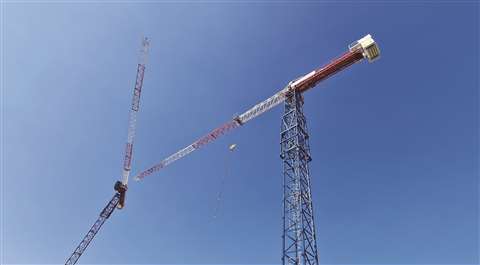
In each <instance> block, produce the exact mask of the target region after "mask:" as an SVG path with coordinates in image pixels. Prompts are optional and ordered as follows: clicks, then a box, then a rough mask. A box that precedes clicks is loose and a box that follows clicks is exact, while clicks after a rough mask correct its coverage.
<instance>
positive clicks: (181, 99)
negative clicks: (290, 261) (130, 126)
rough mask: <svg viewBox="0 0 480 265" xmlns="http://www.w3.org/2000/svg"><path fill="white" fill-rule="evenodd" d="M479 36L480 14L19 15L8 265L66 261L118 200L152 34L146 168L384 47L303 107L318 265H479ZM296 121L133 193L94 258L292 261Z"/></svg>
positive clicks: (179, 166) (56, 8)
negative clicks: (289, 132)
mask: <svg viewBox="0 0 480 265" xmlns="http://www.w3.org/2000/svg"><path fill="white" fill-rule="evenodd" d="M478 25H479V5H478V2H477V3H474V2H470V3H465V2H464V3H462V4H458V3H457V4H455V3H453V1H452V2H451V3H443V4H434V3H432V2H430V3H428V2H427V3H425V2H423V3H418V4H416V3H414V2H413V1H408V2H404V3H401V1H400V2H399V1H397V3H393V4H387V3H375V2H371V1H369V2H363V3H358V4H354V3H341V4H332V3H302V4H293V3H273V4H272V3H270V4H268V3H250V4H232V3H231V4H225V3H223V4H219V3H202V4H172V3H170V4H166V3H164V4H158V3H157V4H152V3H150V4H133V3H117V4H99V3H88V4H80V3H70V4H69V3H64V4H52V3H50V4H48V3H43V4H32V3H23V4H22V3H17V4H15V3H12V2H10V3H9V4H5V5H4V6H3V13H2V29H3V34H2V38H1V39H2V45H3V53H2V59H1V60H2V66H3V67H4V68H3V69H2V71H3V74H4V78H5V79H4V80H3V83H2V89H3V97H4V98H3V99H2V112H3V115H4V118H5V120H4V121H3V126H4V127H3V129H2V130H3V132H2V133H3V143H2V151H3V152H2V155H3V157H2V160H3V163H4V164H3V165H4V168H2V184H3V185H2V224H3V226H2V238H1V245H2V249H3V255H2V262H3V263H24V264H26V263H62V262H64V261H65V260H66V258H67V257H68V256H69V254H70V253H71V251H73V249H74V248H75V247H76V245H77V244H78V243H79V241H80V240H81V238H82V237H83V236H84V234H85V233H86V232H87V231H88V229H89V228H90V226H91V225H92V224H93V222H94V221H95V219H96V218H97V216H98V214H99V211H100V210H101V209H102V208H103V207H104V206H105V204H106V203H107V202H108V200H109V199H110V198H111V196H112V195H113V184H114V182H115V181H116V180H117V179H119V178H120V174H121V165H122V158H123V157H122V155H123V148H124V143H125V140H126V134H127V118H128V109H129V104H130V100H131V94H132V88H133V85H134V79H135V71H136V63H137V60H136V59H137V54H138V53H137V51H138V49H139V46H140V39H141V37H142V35H143V34H145V35H147V36H148V37H150V38H151V54H150V60H149V63H148V65H147V70H146V74H145V83H144V90H143V95H142V97H143V98H142V102H141V111H140V113H139V117H138V134H137V138H136V139H137V140H136V145H135V150H134V154H135V157H134V161H133V172H138V171H140V170H142V169H144V168H146V167H148V166H150V165H151V164H153V163H156V162H158V161H160V160H161V159H163V158H164V157H166V156H167V155H169V154H171V153H172V152H174V151H176V150H178V149H179V148H182V147H184V146H185V145H187V144H189V143H191V142H192V141H193V140H195V139H196V138H197V137H199V136H201V135H203V134H205V133H206V132H208V131H209V130H210V129H212V128H214V127H216V126H217V125H219V124H220V123H222V122H224V121H227V120H229V119H230V118H231V117H232V116H233V115H234V114H235V113H240V112H242V111H244V110H246V109H247V108H249V107H250V106H252V105H254V104H256V103H258V102H259V101H261V100H263V99H265V98H267V97H268V96H270V95H272V94H273V93H275V92H277V91H278V90H279V89H281V88H282V87H283V86H284V85H285V84H286V83H287V82H289V81H290V80H291V79H294V78H296V77H298V76H300V75H302V74H305V73H307V72H309V71H311V70H312V69H314V68H316V67H319V66H321V65H323V64H324V63H326V62H328V61H329V60H330V59H332V58H334V57H336V56H338V55H340V54H341V53H342V52H344V51H345V50H346V49H347V45H348V44H349V43H351V42H352V41H355V40H357V39H358V38H360V37H362V36H364V35H365V34H367V33H371V34H372V35H373V37H374V38H375V39H376V40H377V42H378V43H379V45H380V49H381V51H382V58H381V59H380V60H379V61H377V62H375V63H373V64H368V63H366V62H362V63H360V64H357V65H354V66H353V67H351V68H350V69H348V70H346V71H344V72H342V73H341V74H339V75H337V76H335V77H333V78H331V79H329V80H327V81H326V82H324V83H322V84H321V85H319V86H318V87H316V88H315V89H313V90H311V91H309V92H308V93H306V94H305V97H306V100H305V113H306V115H307V119H308V124H309V129H310V134H311V149H312V157H313V161H312V163H311V164H310V165H311V172H312V178H313V180H312V182H313V188H312V190H313V198H314V210H315V218H316V225H317V234H318V247H319V252H320V261H321V263H323V264H453V263H456V264H461V263H469V264H473V263H478V262H479V256H478V247H479V243H478V236H479V230H478V213H479V208H478V199H479V198H478V188H479V183H478V172H479V167H478V161H479V150H478V147H479V141H478V134H479V129H478V127H479V115H478V113H479V108H478V107H479V104H478V103H479V102H478V101H479V95H478V88H479V79H478V73H479V48H478V47H479V26H478ZM282 108H283V107H281V106H280V107H277V108H276V109H274V110H272V111H270V112H269V113H267V114H265V115H263V116H261V117H259V118H257V119H256V120H254V121H252V122H250V123H248V124H247V125H246V126H244V127H242V128H241V129H239V130H237V131H235V132H234V133H232V134H231V135H229V136H227V137H225V138H222V139H221V140H219V141H217V142H215V143H214V144H212V145H210V146H208V147H207V148H205V149H202V150H200V151H197V152H195V153H194V154H192V155H191V156H189V157H188V158H185V159H183V160H181V161H179V162H177V163H175V164H173V165H172V166H170V167H169V168H167V169H165V170H164V171H163V172H161V173H158V174H155V175H154V176H153V177H151V178H149V179H146V180H145V181H144V182H141V183H135V182H131V183H130V186H129V191H128V194H127V206H126V208H125V209H124V210H122V211H116V212H115V213H114V214H113V215H112V217H111V218H110V219H109V220H108V221H107V224H106V225H105V226H104V227H103V229H102V231H100V233H99V234H98V236H97V237H96V238H95V240H94V242H93V243H92V245H91V246H90V247H89V249H88V250H87V251H86V253H85V254H84V255H83V257H82V258H81V259H80V262H81V263H89V264H93V263H95V264H115V263H122V264H134V263H138V264H145V263H150V264H152V263H163V264H165V263H185V264H194V263H195V264H198V263H203V264H208V263H219V264H254V263H257V264H258V263H262V264H267V263H268V264H279V263H280V257H281V248H282V244H281V238H280V236H281V230H282V227H281V214H282V174H281V160H280V158H279V129H280V117H281V112H282ZM230 143H237V144H238V149H237V152H235V153H234V154H232V156H231V157H230V158H229V159H231V161H230V162H229V164H230V166H229V170H230V172H231V173H230V175H229V176H228V177H227V179H226V182H225V188H224V189H225V190H224V200H223V202H222V207H221V208H220V212H219V217H218V218H217V219H215V220H213V219H212V215H213V214H214V209H215V204H216V203H215V201H216V197H217V193H218V192H219V190H220V179H221V177H222V175H223V174H224V172H225V170H226V160H227V159H228V157H227V155H228V151H227V147H228V145H229V144H230Z"/></svg>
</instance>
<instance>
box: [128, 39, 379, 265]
mask: <svg viewBox="0 0 480 265" xmlns="http://www.w3.org/2000/svg"><path fill="white" fill-rule="evenodd" d="M379 56H380V50H379V49H378V46H377V44H376V43H375V41H374V40H373V39H372V37H371V36H370V35H366V36H365V37H363V38H361V39H360V40H358V41H356V42H354V43H352V44H351V45H350V46H349V49H348V51H347V52H346V53H344V54H343V55H342V56H340V57H339V58H337V59H335V60H333V61H332V62H330V63H328V64H327V65H325V66H324V67H322V68H319V69H317V70H314V71H312V72H310V73H308V74H306V75H304V76H302V77H300V78H297V79H295V80H293V81H292V82H290V83H289V84H288V85H287V86H286V87H285V88H283V89H282V90H280V91H279V92H278V93H276V94H275V95H273V96H271V97H270V98H268V99H266V100H265V101H263V102H260V103H259V104H257V105H255V106H253V107H252V108H250V109H249V110H247V111H246V112H244V113H242V114H241V115H239V116H237V117H235V118H234V119H232V120H230V121H228V122H227V123H225V124H223V125H221V126H220V127H218V128H216V129H214V130H213V131H211V132H210V133H208V134H206V135H205V136H203V137H201V138H200V139H198V140H196V141H195V142H193V143H192V144H190V145H188V146H187V147H185V148H183V149H181V150H179V151H177V152H176V153H174V154H172V155H170V156H169V157H167V158H165V159H164V160H162V161H160V163H158V164H155V165H154V166H152V167H150V168H149V169H147V170H144V171H141V172H140V173H139V174H137V175H136V176H135V180H138V181H139V180H142V179H144V178H145V177H147V176H149V175H151V174H153V173H154V172H156V171H159V170H161V169H163V168H165V167H166V166H168V165H170V164H171V163H173V162H175V161H177V160H179V159H181V158H182V157H185V156H186V155H188V154H190V153H192V152H193V151H195V150H197V149H199V148H201V147H203V146H205V145H207V144H208V143H211V142H213V141H215V140H216V139H217V138H218V137H220V136H222V135H224V134H226V133H227V132H229V131H230V130H232V129H235V128H238V127H240V126H242V125H244V124H245V123H247V122H248V121H250V120H252V119H253V118H255V117H257V116H259V115H261V114H263V113H265V112H267V111H268V110H270V109H271V108H273V107H275V106H277V105H278V104H280V103H281V102H284V101H285V112H284V114H283V118H282V131H281V158H282V159H283V169H284V170H283V172H284V196H283V205H284V214H283V221H284V222H283V252H282V253H283V254H282V255H283V256H282V262H283V264H284V265H285V264H293V265H300V264H302V265H303V264H308V265H313V264H318V260H319V259H318V250H317V245H316V233H315V224H314V223H315V222H314V214H313V206H312V196H311V184H310V172H309V169H308V163H309V162H310V160H311V157H310V150H309V145H308V137H309V136H308V131H307V125H306V119H305V116H304V114H303V110H302V106H303V93H304V92H305V91H307V90H309V89H310V88H312V87H314V86H315V85H317V84H318V83H319V82H321V81H323V80H325V79H327V78H328V77H330V76H332V75H334V74H336V73H338V72H340V71H342V70H344V69H345V68H347V67H349V66H351V65H353V64H355V63H356V62H359V61H362V60H363V59H368V61H369V62H372V61H373V60H375V59H377V58H379Z"/></svg>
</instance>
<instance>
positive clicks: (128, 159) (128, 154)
mask: <svg viewBox="0 0 480 265" xmlns="http://www.w3.org/2000/svg"><path fill="white" fill-rule="evenodd" d="M149 46H150V42H149V40H148V38H144V39H143V40H142V48H141V50H140V57H139V62H138V65H137V76H136V81H135V87H134V88H133V97H132V104H131V108H130V113H129V119H128V136H127V143H126V145H125V155H124V160H123V170H122V180H121V181H117V182H116V183H115V185H114V190H115V194H114V195H113V198H112V199H111V200H110V201H109V202H108V204H107V206H105V208H104V209H103V210H102V211H101V212H100V216H99V217H98V219H97V220H96V221H95V223H94V224H93V226H92V227H91V228H90V230H89V231H88V233H87V234H86V235H85V237H84V238H83V239H82V241H81V242H80V244H79V245H78V246H77V248H75V250H74V251H73V253H72V255H71V256H70V257H69V258H68V259H67V261H66V262H65V264H66V265H67V264H68V265H73V264H75V263H77V261H78V259H79V258H80V256H81V255H82V254H83V252H84V251H85V249H86V248H87V247H88V245H89V244H90V242H91V241H92V240H93V238H94V237H95V235H96V234H97V233H98V231H99V230H100V228H101V227H102V225H103V224H104V223H105V221H106V220H107V219H108V218H109V217H110V215H111V214H112V213H113V211H114V210H115V208H118V209H122V208H123V207H124V206H125V195H126V192H127V184H128V177H129V176H130V170H131V164H132V155H133V142H134V139H135V129H136V124H137V113H138V110H139V107H140V95H141V92H142V86H143V77H144V73H145V64H146V62H147V55H148V49H149Z"/></svg>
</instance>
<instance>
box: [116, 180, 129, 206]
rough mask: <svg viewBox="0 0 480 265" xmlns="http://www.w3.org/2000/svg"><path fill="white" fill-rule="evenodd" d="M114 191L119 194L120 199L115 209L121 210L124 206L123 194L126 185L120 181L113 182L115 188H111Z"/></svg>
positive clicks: (125, 190) (125, 191)
mask: <svg viewBox="0 0 480 265" xmlns="http://www.w3.org/2000/svg"><path fill="white" fill-rule="evenodd" d="M113 188H114V189H115V191H117V192H118V194H120V198H119V200H118V204H117V208H118V209H122V208H123V207H124V206H125V194H126V193H127V190H128V188H127V185H126V184H123V183H122V182H121V181H117V182H115V186H114V187H113Z"/></svg>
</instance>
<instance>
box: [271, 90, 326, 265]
mask: <svg viewBox="0 0 480 265" xmlns="http://www.w3.org/2000/svg"><path fill="white" fill-rule="evenodd" d="M280 138H281V140H280V150H281V153H280V158H281V159H282V160H283V235H282V239H283V252H282V253H283V255H282V263H283V264H284V265H287V264H288V265H290V264H294V265H300V264H302V265H303V264H305V265H313V264H315V265H317V264H318V251H317V243H316V234H315V222H314V215H313V206H312V195H311V185H310V171H309V168H308V163H309V162H310V161H311V160H312V159H311V156H310V147H309V143H308V138H309V136H308V130H307V122H306V119H305V116H304V114H303V97H302V94H300V93H299V92H297V91H295V90H294V91H292V92H290V93H289V94H288V95H287V98H286V100H285V111H284V114H283V116H282V125H281V133H280Z"/></svg>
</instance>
